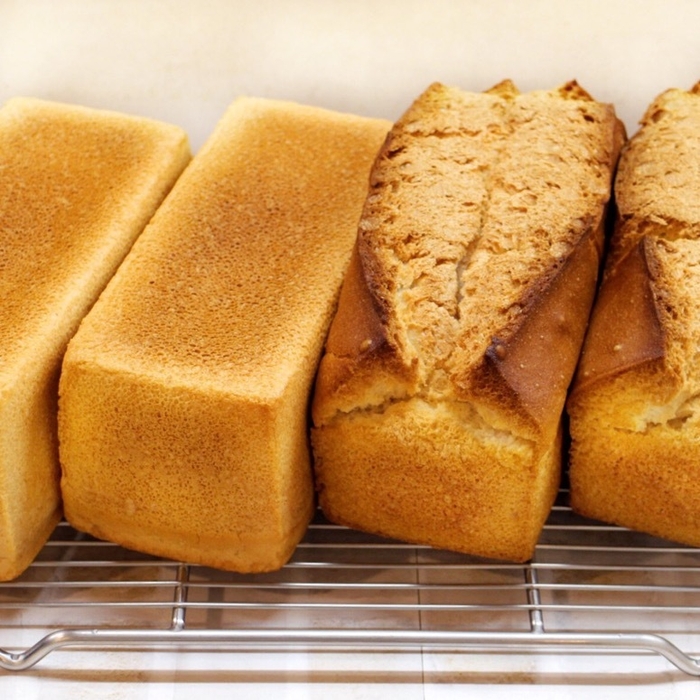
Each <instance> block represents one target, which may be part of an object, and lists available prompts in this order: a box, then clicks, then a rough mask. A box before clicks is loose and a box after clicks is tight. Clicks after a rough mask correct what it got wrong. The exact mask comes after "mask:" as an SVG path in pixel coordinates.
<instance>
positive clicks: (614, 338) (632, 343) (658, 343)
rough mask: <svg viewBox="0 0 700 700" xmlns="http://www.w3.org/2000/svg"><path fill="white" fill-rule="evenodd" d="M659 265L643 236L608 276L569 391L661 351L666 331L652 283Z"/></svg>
mask: <svg viewBox="0 0 700 700" xmlns="http://www.w3.org/2000/svg"><path fill="white" fill-rule="evenodd" d="M657 266H658V264H657V261H656V258H655V256H654V246H653V243H652V242H651V241H650V240H649V239H648V238H643V239H642V240H641V241H640V242H639V243H638V244H637V246H635V247H634V248H633V249H632V250H631V251H630V252H629V254H628V255H627V256H626V257H625V258H624V259H623V260H622V261H620V263H619V264H618V265H617V266H616V267H615V269H614V270H613V271H612V272H611V273H610V274H609V275H608V276H607V277H606V280H605V282H604V284H603V285H602V286H601V289H600V293H599V295H598V298H597V300H596V304H595V308H594V309H593V312H592V314H591V321H590V327H589V330H588V333H587V338H586V342H585V344H584V346H583V351H582V353H581V360H580V364H579V368H578V371H577V376H576V380H575V382H574V385H573V388H572V393H575V392H578V391H585V390H586V388H587V387H588V386H589V384H591V383H593V382H596V381H606V380H609V378H610V377H613V376H615V375H616V374H619V373H621V372H625V371H627V370H629V369H630V368H632V367H635V366H638V365H642V364H645V363H648V362H655V361H657V360H660V359H662V358H663V357H664V355H665V350H666V332H665V330H664V328H663V325H662V318H661V316H660V309H659V306H658V303H659V300H658V296H657V295H656V294H655V290H654V288H653V280H654V277H655V276H656V270H655V268H657Z"/></svg>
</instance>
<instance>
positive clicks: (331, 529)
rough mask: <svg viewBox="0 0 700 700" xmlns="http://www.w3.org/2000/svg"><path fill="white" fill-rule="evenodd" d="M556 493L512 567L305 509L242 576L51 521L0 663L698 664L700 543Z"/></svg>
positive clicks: (5, 634) (15, 602)
mask: <svg viewBox="0 0 700 700" xmlns="http://www.w3.org/2000/svg"><path fill="white" fill-rule="evenodd" d="M566 502H567V494H566V492H565V491H562V492H561V493H560V494H559V498H558V501H557V504H556V505H555V506H554V508H553V510H552V514H551V516H550V518H549V520H548V522H547V524H546V526H545V529H544V531H543V534H542V538H541V540H540V543H539V544H538V546H537V551H536V554H535V556H534V558H533V559H532V561H530V562H528V563H526V564H524V565H522V564H508V563H501V562H494V561H489V560H483V559H477V558H472V557H466V556H464V555H458V554H454V553H449V552H440V551H437V550H433V549H430V548H428V547H419V546H415V545H409V544H405V543H399V542H394V541H390V540H384V539H382V538H377V537H373V536H370V535H367V534H364V533H360V532H356V531H352V530H348V529H347V528H342V527H339V526H336V525H333V524H330V523H328V522H327V521H326V520H325V519H324V518H323V516H322V515H321V514H320V513H318V514H317V516H316V518H315V519H314V522H313V523H312V525H311V526H310V528H309V530H308V532H307V535H306V537H305V538H304V540H303V542H302V543H301V544H300V546H299V548H298V549H297V552H296V553H295V555H294V557H293V559H292V560H291V561H290V563H289V564H288V565H287V566H286V567H284V569H282V570H281V571H280V572H275V573H272V574H264V575H262V574H261V575H248V576H245V575H240V574H231V573H227V572H218V571H214V570H210V569H206V568H203V567H198V566H192V565H188V564H186V563H183V562H174V561H172V562H171V561H166V560H161V559H157V558H154V557H150V556H147V555H142V554H137V553H134V552H129V551H127V550H124V549H122V548H120V547H117V546H116V545H111V544H109V543H104V542H100V541H98V540H95V539H93V538H91V537H89V536H86V535H84V534H82V533H79V532H76V531H75V530H73V529H72V528H71V527H70V526H69V525H68V524H67V523H65V522H64V523H61V524H60V525H59V526H58V527H57V529H56V531H55V532H54V534H53V536H52V538H51V540H50V541H49V542H48V544H47V545H46V547H44V549H43V550H42V553H41V554H40V555H39V557H37V560H36V561H35V562H34V564H33V565H32V566H31V567H30V568H29V569H28V571H27V572H25V574H24V575H23V576H22V577H20V578H19V579H17V580H16V581H12V582H7V583H0V669H2V670H5V671H27V670H29V669H31V668H33V667H34V666H35V665H36V664H38V663H39V662H40V661H41V660H42V659H44V658H45V657H46V656H47V655H49V654H52V653H54V652H57V651H59V650H61V649H73V650H75V649H86V650H87V649H90V650H99V649H115V648H116V649H119V648H129V649H138V650H141V651H143V652H144V653H147V652H148V651H150V650H155V649H161V650H162V649H163V648H167V649H175V648H177V649H178V650H195V649H196V650H202V649H216V650H219V651H220V650H224V651H227V652H230V653H235V652H236V651H240V650H244V649H245V650H249V649H264V650H269V651H289V650H298V649H308V650H314V649H329V648H336V649H343V650H361V651H367V650H374V649H376V650H380V649H381V650H387V649H390V650H395V651H401V650H417V649H423V650H425V649H431V650H440V651H450V652H455V653H471V652H487V653H488V652H491V651H494V652H496V651H497V652H499V653H501V652H506V653H515V654H517V653H526V652H537V653H540V652H542V653H557V654H571V655H573V654H575V653H578V652H591V651H592V652H601V653H610V652H613V653H615V652H633V653H639V652H641V653H648V654H654V655H659V656H661V657H664V658H665V659H666V660H667V661H668V662H670V664H672V665H673V666H675V667H676V668H677V669H679V670H680V671H682V672H683V673H685V674H689V675H691V676H700V660H699V659H700V657H699V655H698V649H700V550H697V549H693V548H689V547H684V546H681V545H675V544H673V543H669V542H666V541H664V540H658V539H655V538H651V537H648V536H646V535H642V534H640V533H633V532H630V531H628V530H625V529H623V528H618V527H614V526H609V525H605V524H602V523H597V522H593V521H588V520H585V519H583V518H580V517H578V516H577V515H575V514H574V513H572V512H571V510H570V509H569V507H568V506H567V505H566ZM76 618H79V619H80V624H79V625H76V624H74V623H73V622H72V621H74V620H75V619H76ZM32 633H34V634H35V635H36V637H35V638H34V639H33V641H32V642H31V643H26V641H25V640H26V638H27V635H28V634H30V635H31V634H32ZM18 640H20V641H18ZM0 672H1V671H0Z"/></svg>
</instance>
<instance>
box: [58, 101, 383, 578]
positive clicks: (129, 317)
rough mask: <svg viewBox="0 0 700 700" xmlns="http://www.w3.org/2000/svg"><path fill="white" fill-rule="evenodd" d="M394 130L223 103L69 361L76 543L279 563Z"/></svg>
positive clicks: (268, 565)
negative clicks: (314, 414) (377, 160)
mask: <svg viewBox="0 0 700 700" xmlns="http://www.w3.org/2000/svg"><path fill="white" fill-rule="evenodd" d="M389 127H390V124H389V123H387V122H384V121H382V120H374V119H365V118H361V117H355V116H351V115H345V114H338V113H335V112H331V111H327V110H323V109H317V108H313V107H305V106H301V105H295V104H291V103H286V102H277V101H272V100H269V101H268V100H261V99H253V98H241V99H239V100H237V101H235V102H234V103H233V105H232V106H231V107H230V109H229V110H228V111H227V113H226V115H225V116H224V117H223V119H222V120H221V122H220V123H219V125H218V126H217V128H216V130H215V132H214V133H213V134H212V136H211V137H210V139H209V140H208V142H207V143H206V145H205V146H204V147H203V148H202V150H201V151H200V152H199V153H198V154H197V156H196V157H195V159H194V160H193V162H192V164H191V166H190V167H189V168H188V169H187V170H186V172H185V173H184V174H183V176H182V177H181V178H180V180H179V181H178V183H177V185H176V186H175V188H174V189H173V191H172V193H171V195H170V196H169V197H168V199H167V200H166V201H165V203H164V204H163V206H162V207H161V208H160V209H159V211H158V213H157V214H156V216H155V217H154V219H153V221H152V223H151V224H150V225H149V226H148V227H147V229H146V231H145V232H144V234H143V235H142V237H141V238H140V239H139V241H138V243H137V244H136V245H135V246H134V248H133V249H132V251H131V253H130V255H129V256H128V257H127V259H126V261H125V262H124V264H123V265H122V266H121V268H120V270H119V272H118V273H117V275H116V276H115V278H114V279H113V281H112V283H111V284H110V285H109V286H108V288H107V289H106V291H105V293H104V294H103V295H102V296H101V298H100V300H99V302H98V303H97V304H96V305H95V307H94V308H93V309H92V311H91V313H90V314H89V315H88V317H87V318H86V319H85V321H84V323H83V324H82V326H81V328H80V330H79V332H78V334H77V335H76V337H75V338H74V339H73V341H72V342H71V344H70V347H69V349H68V352H67V355H66V358H65V363H64V368H63V374H62V377H61V386H60V388H61V399H60V409H59V425H60V440H61V460H62V465H63V480H62V487H63V494H64V499H65V511H66V517H67V518H68V520H69V521H70V522H71V523H72V524H73V525H74V526H75V527H77V528H79V529H81V530H85V531H87V532H89V533H92V534H93V535H96V536H97V537H100V538H104V539H108V540H112V541H114V542H117V543H119V544H122V545H125V546H127V547H130V548H133V549H137V550H142V551H146V552H149V553H153V554H157V555H162V556H168V557H172V558H176V559H180V560H186V561H189V562H192V563H200V564H205V565H209V566H214V567H219V568H223V569H232V570H237V571H242V572H252V571H263V570H269V569H275V568H278V567H280V566H282V565H283V564H284V563H285V562H286V561H287V559H288V558H289V556H290V555H291V553H292V552H293V550H294V548H295V546H296V545H297V543H298V541H299V539H300V538H301V537H302V535H303V533H304V531H305V529H306V527H307V525H308V523H309V520H310V518H311V516H312V513H313V511H314V508H315V502H314V492H313V480H312V474H311V465H310V462H309V449H308V423H307V415H308V403H309V398H310V391H311V386H312V382H313V377H314V374H315V372H316V368H317V365H318V361H319V358H320V354H321V349H322V345H323V340H324V338H325V335H326V333H327V330H328V325H329V323H330V320H331V317H332V315H333V310H334V308H335V304H336V302H337V297H338V293H339V289H340V285H341V283H342V279H343V274H344V271H345V269H346V267H347V264H348V260H349V257H350V253H351V250H352V246H353V242H354V238H355V232H356V228H357V221H358V220H359V217H360V214H361V211H362V203H363V201H364V196H365V192H366V188H367V180H368V177H369V171H370V167H371V164H372V161H373V159H374V156H375V155H376V153H377V150H378V149H379V147H380V145H381V143H382V141H383V139H384V138H385V136H386V133H387V131H388V129H389Z"/></svg>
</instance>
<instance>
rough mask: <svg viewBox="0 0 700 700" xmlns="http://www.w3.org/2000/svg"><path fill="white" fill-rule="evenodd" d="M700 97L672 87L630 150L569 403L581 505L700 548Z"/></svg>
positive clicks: (574, 484) (575, 493)
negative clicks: (699, 175) (699, 516)
mask: <svg viewBox="0 0 700 700" xmlns="http://www.w3.org/2000/svg"><path fill="white" fill-rule="evenodd" d="M699 98H700V91H699V90H698V85H696V86H695V87H694V88H693V89H691V90H690V91H683V90H677V89H673V90H667V91H665V92H664V93H662V94H661V95H659V97H657V98H656V99H655V100H654V101H653V102H652V104H651V105H650V107H649V109H648V110H647V112H646V114H645V116H644V119H643V120H642V127H641V129H640V131H639V132H638V133H637V134H636V135H635V136H634V137H633V139H632V140H631V141H630V143H629V144H628V146H627V147H626V149H625V151H624V153H623V155H622V158H621V162H620V168H619V177H618V179H617V182H616V185H615V192H616V196H617V201H618V205H619V215H618V218H617V221H616V227H615V231H614V233H613V239H612V241H611V254H610V256H609V257H608V260H607V262H606V270H605V274H604V279H603V283H602V286H601V289H600V293H599V297H598V300H597V301H596V305H595V308H594V310H593V314H592V319H591V325H590V329H589V331H588V334H587V338H586V341H585V345H584V350H583V353H582V358H581V365H580V368H579V371H578V373H577V377H576V380H575V383H574V386H573V390H572V393H571V396H570V398H569V401H568V411H569V414H570V429H571V435H572V442H571V451H570V477H571V502H572V506H573V508H574V509H575V510H576V511H577V512H580V513H581V514H584V515H586V516H588V517H592V518H598V519H600V520H604V521H607V522H613V523H616V524H619V525H622V526H625V527H629V528H633V529H637V530H641V531H644V532H648V533H651V534H654V535H657V536H662V537H667V538H671V539H675V540H678V541H681V542H685V543H688V544H692V545H696V546H697V545H698V544H700V529H699V528H698V524H697V523H698V520H697V512H698V511H697V509H698V504H699V503H700V490H699V489H698V487H697V484H698V483H699V482H698V474H697V465H698V464H700V451H699V450H698V445H699V444H700V440H699V438H700V363H699V361H698V360H699V357H698V351H697V349H698V347H699V346H700V322H699V319H700V236H699V235H698V234H699V232H700V207H698V199H697V196H696V192H697V172H698V169H699V168H700V99H699Z"/></svg>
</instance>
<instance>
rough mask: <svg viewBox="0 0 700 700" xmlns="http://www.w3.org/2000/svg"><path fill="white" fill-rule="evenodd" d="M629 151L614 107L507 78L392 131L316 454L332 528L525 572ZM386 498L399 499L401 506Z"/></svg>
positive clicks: (420, 112) (327, 385) (349, 282)
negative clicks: (623, 155)
mask: <svg viewBox="0 0 700 700" xmlns="http://www.w3.org/2000/svg"><path fill="white" fill-rule="evenodd" d="M623 139H624V130H623V129H622V126H621V123H620V122H619V120H617V119H616V117H615V115H614V111H613V110H612V108H611V107H610V106H608V105H601V104H599V103H597V102H595V101H594V100H592V98H591V97H590V96H589V95H588V94H587V93H585V91H583V90H582V89H581V88H580V87H579V86H578V85H577V84H576V83H575V82H572V83H569V84H567V85H565V86H562V87H561V88H559V89H557V90H553V91H547V92H536V93H530V94H525V95H521V94H520V93H519V91H518V90H517V88H515V86H514V85H513V84H512V83H511V82H510V81H504V82H503V83H500V84H499V85H497V86H495V87H494V88H492V89H491V90H490V91H488V92H487V93H484V94H474V93H466V92H463V91H461V90H457V89H453V88H448V87H446V86H443V85H440V84H433V85H431V86H430V87H429V88H428V89H427V90H426V91H425V93H424V94H423V95H421V96H420V97H419V98H418V99H417V100H416V101H415V102H414V104H413V105H412V106H411V108H410V109H409V110H408V111H407V112H406V114H405V115H404V116H403V117H402V118H401V119H400V120H399V121H398V122H397V124H396V125H395V126H394V129H392V132H391V133H390V135H389V137H388V138H387V140H386V141H385V144H384V147H383V148H382V150H381V151H380V153H379V155H378V158H377V160H376V162H375V165H374V168H373V171H372V177H371V181H370V191H369V193H368V197H367V201H366V203H365V208H364V211H363V216H362V219H361V222H360V226H359V231H358V240H357V250H356V254H355V258H354V261H353V264H352V265H351V267H350V270H349V273H348V274H349V276H348V278H347V279H346V284H345V287H344V291H343V294H342V296H341V299H340V303H339V310H338V314H337V316H336V320H334V322H333V325H332V327H331V333H330V337H329V342H328V344H327V348H326V354H325V355H324V357H323V358H322V361H321V365H320V368H319V373H318V377H317V384H316V393H315V397H314V404H313V416H314V421H315V428H314V430H313V434H312V440H313V445H314V453H315V456H316V470H317V483H318V486H319V489H320V491H321V505H322V507H323V508H324V510H326V511H327V513H328V514H329V515H330V517H332V518H335V519H337V520H340V521H342V522H346V523H349V524H353V526H355V527H363V528H365V529H373V528H374V529H375V530H376V531H380V532H382V533H384V534H391V535H392V536H394V537H404V538H406V539H413V540H416V539H417V540H418V541H423V542H429V543H430V544H433V545H436V546H440V542H442V543H443V545H442V546H447V547H450V548H455V549H460V551H469V550H471V551H473V552H475V553H479V554H482V555H486V556H489V554H488V553H489V552H491V555H492V556H497V557H505V558H514V559H515V558H519V559H522V558H527V556H529V554H530V553H531V551H532V547H533V546H534V542H535V540H536V538H537V534H538V532H539V528H540V527H541V524H542V522H543V520H544V518H545V517H546V514H547V511H548V508H549V506H550V505H551V501H552V499H553V497H554V491H555V488H556V487H555V486H554V484H555V483H556V482H557V469H558V465H559V459H560V455H559V453H558V450H557V449H555V448H554V447H553V446H554V445H555V444H557V440H558V437H557V436H558V435H560V418H561V411H562V408H563V404H564V400H565V396H566V389H567V387H568V384H569V381H570V379H571V376H572V374H573V371H574V367H575V364H576V360H577V358H578V353H579V348H580V343H581V340H582V337H583V332H584V328H585V325H586V322H587V318H588V312H589V309H590V304H591V302H592V298H593V294H594V290H595V284H596V278H597V273H598V268H599V261H600V253H601V250H602V247H603V227H604V220H605V209H606V204H607V201H608V199H609V197H610V187H611V179H612V173H613V170H614V166H615V162H616V159H617V156H618V153H619V149H620V147H621V145H622V141H623ZM355 319H357V325H354V323H355ZM456 445H459V446H458V447H457V446H456ZM417 459H418V460H419V461H418V462H416V460H417ZM445 462H447V463H445ZM443 463H445V464H444V466H440V465H443ZM495 464H496V465H498V468H497V469H498V472H499V473H498V475H496V474H495V473H494V465H495ZM459 474H461V475H462V477H461V478H462V479H463V481H462V483H461V485H460V483H459V478H458V476H457V475H459ZM516 475H517V476H516ZM508 479H512V481H511V482H510V486H511V487H512V488H510V491H509V496H508V499H512V500H509V501H508V502H509V503H510V505H508V506H506V505H504V503H505V501H503V503H501V504H500V505H499V503H498V499H499V498H500V496H498V494H497V493H496V492H497V491H498V493H502V492H503V489H501V488H500V487H499V489H496V488H494V490H493V491H492V490H491V489H490V488H489V487H488V484H491V485H493V484H495V483H496V482H498V483H499V484H503V483H508ZM502 480H503V481H502ZM448 483H450V484H452V486H450V487H449V488H448V487H447V484H448ZM477 484H478V486H477ZM526 484H527V485H526ZM506 488H507V487H506ZM451 489H452V490H454V492H455V493H452V492H451ZM477 492H478V493H479V498H480V499H481V500H480V503H479V504H478V505H477V504H476V503H475V502H474V499H472V498H470V497H469V495H468V494H469V493H477ZM391 493H396V494H402V495H400V496H398V495H397V496H396V497H395V499H394V500H393V502H392V503H391V504H390V503H389V500H391ZM457 493H458V494H459V495H456V494H457ZM411 498H413V499H414V500H415V503H409V502H408V500H409V499H411ZM445 503H449V505H448V506H446V505H445ZM516 503H519V504H520V507H521V508H522V512H523V513H527V515H526V516H524V517H525V519H527V525H524V524H523V523H522V522H521V523H520V525H521V534H522V533H523V532H525V531H526V532H527V535H523V537H520V536H519V535H518V536H516V534H515V530H516V529H517V526H515V524H514V522H513V521H512V519H511V515H509V513H511V511H512V510H513V509H517V506H515V505H514V504H516ZM506 511H507V512H506ZM420 512H423V515H422V516H421V515H419V513H420ZM476 512H482V513H484V512H488V513H489V514H490V518H491V521H492V524H493V528H494V529H493V530H491V531H489V527H488V518H484V519H483V520H480V519H479V518H477V517H476V515H475V513H476ZM382 513H384V514H382ZM392 513H393V515H392ZM441 513H442V514H443V518H442V521H443V523H442V526H440V524H439V521H440V515H439V514H441ZM402 522H403V523H404V524H403V526H402ZM477 522H478V528H477V527H475V528H473V529H472V530H470V533H469V534H466V533H465V532H464V528H465V527H468V524H469V523H477ZM496 532H498V533H502V534H503V538H502V539H501V540H499V535H498V534H495V533H496ZM402 533H403V534H402ZM516 541H517V544H516Z"/></svg>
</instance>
